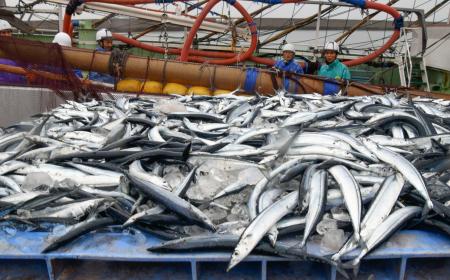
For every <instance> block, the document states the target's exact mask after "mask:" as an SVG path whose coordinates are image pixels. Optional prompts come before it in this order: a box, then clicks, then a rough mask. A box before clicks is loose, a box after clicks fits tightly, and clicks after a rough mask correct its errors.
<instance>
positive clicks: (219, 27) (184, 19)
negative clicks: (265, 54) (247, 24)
mask: <svg viewBox="0 0 450 280" xmlns="http://www.w3.org/2000/svg"><path fill="white" fill-rule="evenodd" d="M47 2H50V3H55V4H63V5H67V4H68V3H69V1H67V0H48V1H47ZM85 9H88V10H89V9H91V10H96V11H102V12H108V13H114V14H120V15H124V16H129V17H135V18H141V19H147V20H152V21H155V22H162V21H165V22H166V23H170V24H174V25H179V26H184V27H192V26H193V25H194V22H195V18H191V17H188V16H185V15H173V14H168V13H166V14H165V18H163V17H162V15H163V14H162V13H160V12H154V11H149V10H144V9H141V8H136V7H132V6H124V5H115V4H106V3H86V6H85ZM229 28H230V27H229V26H228V25H225V24H220V23H215V22H210V21H203V22H202V24H201V26H200V29H202V30H207V31H214V32H226V31H228V30H229ZM238 32H239V33H240V34H241V35H244V34H246V33H247V31H246V30H245V29H243V28H239V30H238Z"/></svg>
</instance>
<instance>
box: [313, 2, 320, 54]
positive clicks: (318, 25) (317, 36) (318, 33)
mask: <svg viewBox="0 0 450 280" xmlns="http://www.w3.org/2000/svg"><path fill="white" fill-rule="evenodd" d="M321 15H322V4H320V5H319V10H318V11H317V22H316V49H315V50H314V59H315V60H316V61H317V53H318V51H319V36H320V18H321Z"/></svg>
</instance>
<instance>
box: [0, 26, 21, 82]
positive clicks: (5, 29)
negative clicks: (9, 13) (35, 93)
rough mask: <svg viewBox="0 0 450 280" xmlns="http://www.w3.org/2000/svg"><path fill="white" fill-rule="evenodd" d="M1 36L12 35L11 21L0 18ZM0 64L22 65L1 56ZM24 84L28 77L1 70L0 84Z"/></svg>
mask: <svg viewBox="0 0 450 280" xmlns="http://www.w3.org/2000/svg"><path fill="white" fill-rule="evenodd" d="M0 36H1V37H12V27H11V25H10V24H9V22H7V21H5V20H0ZM0 64H3V65H9V66H20V65H18V64H17V63H16V62H15V61H14V60H11V59H7V58H0ZM1 84H3V85H23V84H26V78H25V77H24V76H22V75H17V74H12V73H8V72H0V85H1Z"/></svg>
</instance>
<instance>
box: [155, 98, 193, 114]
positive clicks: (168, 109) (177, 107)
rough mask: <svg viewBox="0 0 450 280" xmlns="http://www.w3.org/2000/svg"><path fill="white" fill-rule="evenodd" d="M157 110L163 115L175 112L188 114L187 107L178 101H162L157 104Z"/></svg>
mask: <svg viewBox="0 0 450 280" xmlns="http://www.w3.org/2000/svg"><path fill="white" fill-rule="evenodd" d="M155 109H156V110H158V111H159V112H161V113H163V114H169V113H173V112H186V111H187V110H186V107H185V106H184V105H183V104H182V103H181V102H179V101H177V100H173V99H172V100H171V99H160V100H158V102H157V103H156V104H155Z"/></svg>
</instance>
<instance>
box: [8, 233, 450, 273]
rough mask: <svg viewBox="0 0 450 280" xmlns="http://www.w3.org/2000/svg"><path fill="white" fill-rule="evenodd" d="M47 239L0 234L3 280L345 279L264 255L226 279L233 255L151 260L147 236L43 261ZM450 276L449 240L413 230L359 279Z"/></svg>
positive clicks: (86, 242)
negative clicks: (228, 263) (42, 251)
mask: <svg viewBox="0 0 450 280" xmlns="http://www.w3.org/2000/svg"><path fill="white" fill-rule="evenodd" d="M47 236H48V233H43V232H42V233H41V232H18V233H16V234H15V235H14V236H8V235H6V234H5V233H2V234H1V235H0V241H1V243H0V245H1V246H0V267H2V268H1V269H0V279H5V278H7V276H9V278H10V279H105V278H107V279H108V280H112V279H277V280H278V279H286V280H287V279H341V277H340V276H339V274H337V273H336V271H335V269H334V268H332V267H330V266H328V265H326V264H321V263H314V262H309V261H296V260H295V261H294V260H287V259H283V258H277V257H267V256H258V255H252V256H249V257H248V258H247V259H246V260H245V262H243V263H242V264H240V265H238V266H237V267H236V268H235V269H233V270H232V271H231V272H229V273H226V272H225V269H226V266H227V262H228V260H229V257H230V253H217V252H209V253H208V252H202V253H178V254H166V253H165V254H160V253H149V252H147V250H146V249H147V248H148V247H149V246H151V245H154V244H157V243H159V242H160V240H159V239H158V238H156V237H154V236H151V235H146V234H144V235H132V234H122V233H112V232H106V233H93V234H87V235H85V236H83V237H81V238H80V239H78V240H76V241H75V242H73V243H71V244H70V245H69V246H66V247H62V248H61V249H59V250H58V251H55V252H53V253H49V254H41V253H40V251H41V250H42V249H43V248H44V247H45V245H46V238H47ZM308 251H310V252H311V253H315V254H317V253H318V252H319V244H317V243H309V244H308ZM356 254H357V252H354V253H353V255H356ZM449 275H450V238H449V237H447V236H445V235H443V234H440V233H436V232H430V231H417V230H410V231H401V232H399V233H397V234H396V235H394V236H393V237H392V238H391V239H390V240H388V241H387V242H386V243H385V244H384V245H383V246H381V247H380V248H378V249H377V250H375V251H373V253H372V254H370V255H369V256H368V257H367V258H366V259H365V260H364V261H363V263H362V265H361V268H360V274H359V276H358V279H368V278H372V279H448V278H449ZM373 277H375V278H373Z"/></svg>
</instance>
